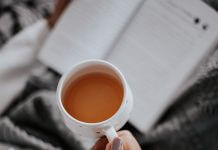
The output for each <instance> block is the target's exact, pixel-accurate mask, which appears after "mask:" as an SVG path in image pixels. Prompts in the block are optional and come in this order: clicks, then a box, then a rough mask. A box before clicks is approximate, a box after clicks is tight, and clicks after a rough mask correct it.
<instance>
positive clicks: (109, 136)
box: [103, 126, 118, 142]
mask: <svg viewBox="0 0 218 150" xmlns="http://www.w3.org/2000/svg"><path fill="white" fill-rule="evenodd" d="M103 131H104V135H105V136H106V137H107V139H108V141H109V142H111V141H113V139H114V138H116V137H118V135H117V132H116V130H115V129H114V127H112V126H111V127H109V128H106V129H104V130H103Z"/></svg>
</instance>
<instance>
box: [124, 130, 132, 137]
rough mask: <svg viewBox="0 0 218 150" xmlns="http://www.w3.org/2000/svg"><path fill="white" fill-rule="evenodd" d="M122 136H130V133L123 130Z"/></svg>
mask: <svg viewBox="0 0 218 150" xmlns="http://www.w3.org/2000/svg"><path fill="white" fill-rule="evenodd" d="M123 134H124V135H125V136H132V133H131V132H129V131H128V130H124V131H123Z"/></svg>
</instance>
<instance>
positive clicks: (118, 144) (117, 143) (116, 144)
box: [111, 138, 122, 150]
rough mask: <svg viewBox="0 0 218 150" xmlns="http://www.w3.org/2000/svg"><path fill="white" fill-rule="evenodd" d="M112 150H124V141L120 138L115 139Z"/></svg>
mask: <svg viewBox="0 0 218 150" xmlns="http://www.w3.org/2000/svg"><path fill="white" fill-rule="evenodd" d="M111 150H122V141H121V139H120V138H115V139H114V140H113V141H112V143H111Z"/></svg>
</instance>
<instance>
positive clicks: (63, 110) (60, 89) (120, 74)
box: [56, 59, 127, 126]
mask: <svg viewBox="0 0 218 150" xmlns="http://www.w3.org/2000/svg"><path fill="white" fill-rule="evenodd" d="M91 62H97V63H100V64H103V65H107V66H109V67H110V68H111V69H112V70H113V71H115V73H116V75H117V76H118V77H119V79H120V80H121V84H122V86H123V98H122V103H121V105H120V107H119V109H118V110H117V111H116V112H115V113H114V114H113V115H112V116H111V117H110V118H108V119H106V120H103V121H100V122H96V123H88V122H83V121H80V120H78V119H76V118H74V117H73V116H71V115H70V114H69V113H68V112H67V111H66V109H65V108H64V106H63V103H62V99H61V94H62V89H63V86H64V82H65V80H66V79H67V78H68V77H69V76H70V75H71V73H72V72H73V70H74V69H75V68H77V67H79V66H80V65H82V64H85V63H91ZM126 96H127V82H126V79H125V77H124V75H123V74H122V73H121V71H120V70H119V69H118V68H117V67H116V66H114V65H113V64H111V63H110V62H108V61H105V60H101V59H88V60H83V61H80V62H79V63H76V64H75V65H73V66H72V67H71V68H70V69H69V70H68V71H66V72H65V73H64V74H63V75H62V77H61V79H60V81H59V82H58V86H57V92H56V97H57V100H58V107H59V109H60V110H61V111H62V113H64V115H66V116H67V117H68V118H69V119H70V121H74V122H76V123H78V124H83V125H86V126H99V125H102V124H106V123H107V122H109V121H111V120H113V119H115V118H116V117H117V115H118V114H121V113H122V111H123V109H124V106H125V101H126Z"/></svg>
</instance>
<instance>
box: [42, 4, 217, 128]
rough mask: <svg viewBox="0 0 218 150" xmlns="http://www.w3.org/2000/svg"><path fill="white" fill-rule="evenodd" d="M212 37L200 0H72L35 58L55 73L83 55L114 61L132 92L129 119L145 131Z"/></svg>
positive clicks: (211, 20)
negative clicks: (132, 97)
mask: <svg viewBox="0 0 218 150" xmlns="http://www.w3.org/2000/svg"><path fill="white" fill-rule="evenodd" d="M217 37H218V15H217V13H216V12H215V11H214V10H213V9H212V8H210V7H209V6H207V5H206V4H205V3H203V2H202V1H200V0H147V1H144V0H74V1H73V2H72V3H71V4H70V6H69V7H68V8H67V10H66V11H65V13H64V15H63V16H62V18H61V19H60V21H59V22H58V24H57V25H56V27H55V29H54V30H53V31H52V33H51V34H50V36H49V38H48V40H47V42H46V43H45V45H44V46H43V48H42V50H41V52H40V55H39V59H40V60H41V61H42V62H43V63H45V64H46V65H49V66H50V67H52V68H54V69H56V70H57V71H58V72H60V73H63V72H65V71H66V70H68V69H69V68H71V67H72V66H73V65H74V64H75V63H78V62H79V61H82V60H84V59H93V58H98V59H104V60H107V61H109V62H111V63H113V64H114V65H116V66H117V67H118V68H120V70H121V71H122V72H123V74H124V75H125V76H126V78H127V81H128V83H129V84H130V87H131V89H132V91H133V95H134V107H133V112H132V115H131V118H130V122H131V123H133V124H134V125H135V126H136V127H137V128H138V129H139V130H140V131H146V130H148V129H149V128H150V127H151V126H152V125H153V124H154V123H155V121H157V119H158V118H159V117H160V115H161V113H163V112H164V110H166V108H167V107H168V106H169V105H170V104H171V103H172V102H173V100H174V99H175V97H176V96H178V95H179V94H181V92H183V90H184V89H185V88H186V87H187V86H188V84H187V83H186V82H185V81H186V80H187V79H188V78H189V76H190V75H191V74H192V72H193V70H194V69H195V68H196V67H197V66H198V65H199V63H200V62H201V61H202V60H203V58H205V57H206V56H207V55H208V54H209V53H210V51H211V50H213V48H214V46H215V44H216V42H217Z"/></svg>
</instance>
